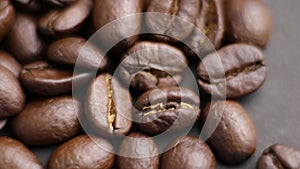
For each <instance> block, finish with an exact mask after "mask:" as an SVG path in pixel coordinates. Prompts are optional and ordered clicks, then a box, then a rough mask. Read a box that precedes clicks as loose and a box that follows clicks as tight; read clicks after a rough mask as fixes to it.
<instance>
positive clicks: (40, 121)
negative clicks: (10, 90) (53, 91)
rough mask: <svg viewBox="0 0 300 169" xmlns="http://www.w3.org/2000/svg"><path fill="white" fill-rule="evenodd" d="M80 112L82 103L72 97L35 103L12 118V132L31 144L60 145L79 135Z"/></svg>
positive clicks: (30, 103)
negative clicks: (78, 116) (78, 117)
mask: <svg viewBox="0 0 300 169" xmlns="http://www.w3.org/2000/svg"><path fill="white" fill-rule="evenodd" d="M80 111H81V110H80V103H79V102H78V101H77V100H75V99H73V98H72V97H71V96H59V97H53V98H47V99H39V100H36V101H31V102H29V103H28V104H27V105H26V106H25V108H24V110H23V111H22V112H21V113H20V114H19V115H18V116H16V117H15V118H14V119H12V122H11V129H12V131H13V134H14V135H15V136H16V137H17V138H18V139H20V140H21V141H22V142H24V143H25V144H27V145H31V146H45V145H50V144H55V143H60V142H63V141H66V140H68V139H70V138H71V137H73V136H74V135H76V134H78V133H79V131H80V129H81V127H80V124H79V121H78V119H77V115H78V114H79V113H80Z"/></svg>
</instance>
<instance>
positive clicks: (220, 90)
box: [197, 44, 266, 98]
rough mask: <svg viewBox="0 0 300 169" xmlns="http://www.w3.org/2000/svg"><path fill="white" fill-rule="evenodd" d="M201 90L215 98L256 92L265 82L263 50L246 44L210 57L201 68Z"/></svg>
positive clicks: (234, 45)
mask: <svg viewBox="0 0 300 169" xmlns="http://www.w3.org/2000/svg"><path fill="white" fill-rule="evenodd" d="M197 74H198V77H199V80H198V83H199V85H200V86H201V88H202V89H203V90H204V91H205V92H207V93H209V94H211V95H214V96H218V97H225V96H226V97H227V98H236V97H241V96H245V95H247V94H249V93H252V92H254V91H256V90H257V89H258V88H259V87H260V86H261V85H262V84H263V82H264V81H265V78H266V65H265V60H264V55H263V53H262V51H261V50H259V49H258V48H256V47H254V46H250V45H245V44H233V45H229V46H226V47H224V48H222V49H220V50H218V51H217V52H214V53H211V54H209V55H207V56H206V57H205V58H204V59H203V60H202V62H201V63H200V64H199V66H198V69H197Z"/></svg>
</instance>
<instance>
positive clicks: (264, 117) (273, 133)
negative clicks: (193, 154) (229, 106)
mask: <svg viewBox="0 0 300 169" xmlns="http://www.w3.org/2000/svg"><path fill="white" fill-rule="evenodd" d="M265 2H266V4H267V5H268V6H269V8H270V11H271V13H272V17H273V34H272V36H271V39H270V42H269V44H268V46H267V47H266V49H265V56H266V62H267V66H268V77H267V80H266V82H265V83H264V85H263V86H262V87H261V88H260V89H259V90H258V91H257V92H255V93H253V94H251V95H249V96H247V97H244V98H241V99H239V101H240V102H241V103H242V104H243V106H244V107H245V109H246V110H247V111H248V112H249V114H250V116H251V117H252V119H253V121H254V123H255V126H256V129H257V135H258V147H257V150H256V152H255V154H254V155H253V156H252V157H251V158H250V159H249V160H248V161H247V162H245V163H243V164H242V165H240V166H224V165H221V164H219V165H218V167H217V168H218V169H229V168H234V169H253V168H255V165H256V161H257V159H258V157H259V156H260V154H261V153H262V151H263V149H265V148H266V147H268V146H270V145H272V144H274V143H282V144H287V145H290V146H293V147H295V148H299V149H300V145H299V140H300V125H299V121H300V111H299V109H300V90H299V88H300V28H299V26H300V9H299V8H300V1H298V0H265ZM2 134H3V133H2ZM2 134H1V135H2ZM54 149H55V146H53V147H51V148H49V147H48V148H34V149H33V151H34V153H35V154H36V155H37V156H38V157H39V158H40V159H41V160H42V161H43V163H44V164H46V162H47V159H48V157H49V155H50V153H51V152H52V151H53V150H54Z"/></svg>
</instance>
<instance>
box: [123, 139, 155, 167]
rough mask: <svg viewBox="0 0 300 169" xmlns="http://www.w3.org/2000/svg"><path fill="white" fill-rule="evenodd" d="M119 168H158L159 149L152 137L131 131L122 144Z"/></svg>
mask: <svg viewBox="0 0 300 169" xmlns="http://www.w3.org/2000/svg"><path fill="white" fill-rule="evenodd" d="M117 168H118V169H133V168H138V169H158V168H159V155H158V149H157V146H156V144H155V142H154V141H153V139H152V138H151V137H148V136H147V135H144V134H141V133H130V134H129V135H128V136H127V137H126V138H125V139H124V140H123V141H122V143H121V144H120V149H119V156H117Z"/></svg>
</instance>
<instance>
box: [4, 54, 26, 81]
mask: <svg viewBox="0 0 300 169" xmlns="http://www.w3.org/2000/svg"><path fill="white" fill-rule="evenodd" d="M0 65H1V66H3V67H4V68H6V69H7V70H9V71H10V72H11V73H12V74H14V75H15V76H16V77H17V78H19V74H20V72H21V70H22V66H21V65H20V63H19V62H18V61H17V60H16V59H15V58H14V57H13V56H12V55H10V54H9V53H8V52H6V51H4V50H1V49H0Z"/></svg>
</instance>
